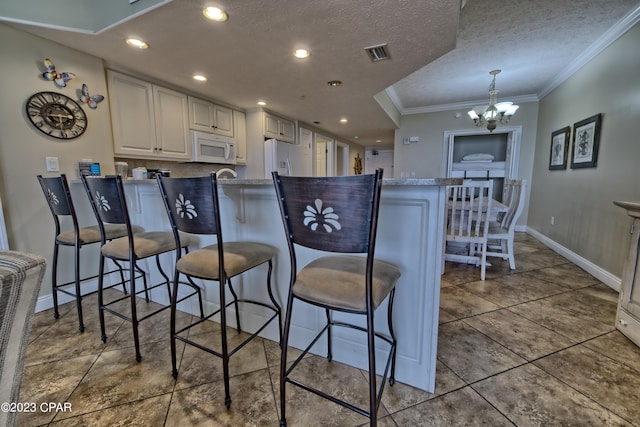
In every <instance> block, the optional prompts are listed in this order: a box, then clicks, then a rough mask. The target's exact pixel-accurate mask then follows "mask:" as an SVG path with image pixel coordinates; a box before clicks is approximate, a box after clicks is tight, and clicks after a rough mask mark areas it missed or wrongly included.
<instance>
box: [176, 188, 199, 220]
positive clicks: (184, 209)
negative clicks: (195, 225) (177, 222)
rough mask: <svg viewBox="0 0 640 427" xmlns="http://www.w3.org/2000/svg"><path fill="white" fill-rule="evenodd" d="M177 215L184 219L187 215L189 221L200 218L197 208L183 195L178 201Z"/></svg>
mask: <svg viewBox="0 0 640 427" xmlns="http://www.w3.org/2000/svg"><path fill="white" fill-rule="evenodd" d="M176 213H177V214H178V215H180V218H184V217H185V215H186V216H187V219H193V218H196V217H197V216H198V212H196V207H195V206H194V205H193V203H191V200H189V199H185V197H184V195H183V194H182V193H180V194H179V195H178V198H177V199H176Z"/></svg>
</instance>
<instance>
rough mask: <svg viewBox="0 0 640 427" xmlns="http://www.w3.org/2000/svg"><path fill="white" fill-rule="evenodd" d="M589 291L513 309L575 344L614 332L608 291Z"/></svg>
mask: <svg viewBox="0 0 640 427" xmlns="http://www.w3.org/2000/svg"><path fill="white" fill-rule="evenodd" d="M586 289H587V290H585V289H579V290H577V291H575V292H571V293H566V294H561V295H556V296H552V297H549V298H545V299H542V300H537V301H532V302H527V303H523V304H520V305H517V306H514V307H511V308H510V310H511V311H513V312H515V313H517V314H519V315H521V316H523V317H526V318H527V319H529V320H531V321H533V322H535V323H537V324H539V325H542V326H544V327H546V328H548V329H551V330H553V331H555V332H557V333H559V334H562V335H564V336H566V337H568V338H570V339H572V340H575V341H584V340H587V339H590V338H594V337H596V336H598V335H602V334H604V333H608V332H611V331H613V330H614V329H615V327H614V319H615V303H614V302H613V300H612V298H611V297H610V293H609V291H606V290H595V291H592V290H588V289H589V288H586ZM602 296H604V298H603V297H602Z"/></svg>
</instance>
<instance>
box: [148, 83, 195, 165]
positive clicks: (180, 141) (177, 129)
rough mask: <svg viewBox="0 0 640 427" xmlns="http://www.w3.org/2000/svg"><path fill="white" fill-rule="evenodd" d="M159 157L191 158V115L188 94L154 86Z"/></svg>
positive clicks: (157, 152)
mask: <svg viewBox="0 0 640 427" xmlns="http://www.w3.org/2000/svg"><path fill="white" fill-rule="evenodd" d="M153 101H154V107H155V120H156V139H157V150H156V154H157V156H158V157H162V158H167V159H175V160H189V159H191V142H190V140H189V117H188V112H187V111H188V107H187V96H186V95H184V94H182V93H179V92H175V91H173V90H170V89H166V88H163V87H159V86H153Z"/></svg>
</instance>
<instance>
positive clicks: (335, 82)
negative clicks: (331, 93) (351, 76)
mask: <svg viewBox="0 0 640 427" xmlns="http://www.w3.org/2000/svg"><path fill="white" fill-rule="evenodd" d="M327 84H328V85H329V86H331V87H338V86H340V85H341V84H342V82H341V81H340V80H329V81H328V82H327Z"/></svg>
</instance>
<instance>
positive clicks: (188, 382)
mask: <svg viewBox="0 0 640 427" xmlns="http://www.w3.org/2000/svg"><path fill="white" fill-rule="evenodd" d="M227 333H228V335H227V342H228V344H227V345H228V348H229V351H231V350H233V348H235V347H237V346H238V345H239V344H240V343H241V342H242V341H243V340H245V339H247V338H248V337H249V335H248V334H245V333H241V334H238V333H237V332H236V330H235V329H231V328H227ZM190 339H193V340H194V341H195V342H197V343H198V344H200V345H203V346H207V347H209V348H213V349H214V350H216V351H218V352H221V348H222V345H221V335H220V330H218V331H216V332H210V333H201V334H197V335H193V336H190ZM262 341H263V339H262V338H260V337H257V338H255V339H253V340H251V341H250V342H249V343H247V344H246V345H245V346H244V347H242V348H241V349H240V350H238V351H237V352H236V353H235V354H233V355H232V356H231V358H230V359H229V375H230V376H236V375H241V374H245V373H247V372H252V371H257V370H260V369H265V368H266V367H267V358H266V354H265V349H264V345H263V343H262ZM178 369H179V373H178V379H177V382H176V390H181V389H183V388H188V387H193V386H197V385H201V384H206V383H212V382H214V381H219V380H222V378H223V368H222V359H221V358H220V357H217V356H215V355H212V354H209V353H207V352H205V351H203V350H201V349H199V348H197V347H194V346H192V345H186V347H185V350H184V354H183V356H182V360H181V362H180V364H179V368H178ZM231 393H232V395H233V394H234V390H233V389H232V390H231ZM236 393H237V392H236Z"/></svg>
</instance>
